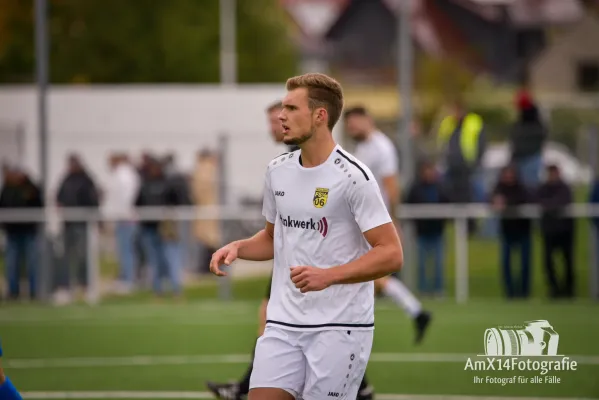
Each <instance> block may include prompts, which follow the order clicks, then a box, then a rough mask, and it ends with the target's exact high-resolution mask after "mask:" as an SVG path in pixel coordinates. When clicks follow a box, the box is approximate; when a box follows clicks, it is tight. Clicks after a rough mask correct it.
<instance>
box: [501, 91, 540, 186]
mask: <svg viewBox="0 0 599 400" xmlns="http://www.w3.org/2000/svg"><path fill="white" fill-rule="evenodd" d="M517 106H518V109H519V116H518V121H516V123H515V124H514V126H513V127H512V131H511V133H510V145H511V150H512V163H513V164H515V166H516V168H517V170H518V174H519V175H520V181H521V182H523V183H524V184H525V185H526V186H527V187H528V188H529V189H530V190H533V189H536V188H537V187H538V186H539V179H540V177H539V175H540V173H541V168H542V154H543V145H544V144H545V140H546V139H547V129H546V127H545V125H544V124H543V122H542V121H541V118H540V115H539V110H538V108H537V106H536V105H535V104H534V103H533V100H532V98H531V97H530V95H529V94H528V93H526V92H523V93H521V94H520V95H519V97H518V102H517Z"/></svg>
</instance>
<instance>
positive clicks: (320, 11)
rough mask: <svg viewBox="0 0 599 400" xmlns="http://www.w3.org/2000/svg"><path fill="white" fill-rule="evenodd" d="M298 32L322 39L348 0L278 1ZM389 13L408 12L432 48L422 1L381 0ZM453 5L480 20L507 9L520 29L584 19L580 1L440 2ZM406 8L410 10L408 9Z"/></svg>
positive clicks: (493, 18) (492, 18)
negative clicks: (467, 11) (504, 8)
mask: <svg viewBox="0 0 599 400" xmlns="http://www.w3.org/2000/svg"><path fill="white" fill-rule="evenodd" d="M280 1H281V4H282V5H283V7H284V8H285V9H286V10H287V12H288V13H289V14H290V15H291V16H292V18H293V19H294V21H295V22H296V23H297V25H298V26H299V27H300V29H301V31H302V33H303V34H304V35H305V36H307V37H311V38H322V37H323V36H324V35H325V34H326V33H327V32H328V30H329V29H330V28H331V27H332V26H333V24H334V23H335V21H336V20H337V19H338V18H339V17H340V15H341V14H342V13H343V12H344V11H345V9H346V7H348V6H349V4H350V3H351V2H352V0H280ZM381 1H382V2H383V3H384V4H386V5H387V6H388V7H389V9H390V10H392V11H393V12H396V13H397V12H400V11H402V9H405V10H406V11H409V12H410V13H411V14H412V16H413V18H414V24H413V27H414V30H413V34H414V35H415V37H416V38H418V40H419V42H423V43H427V47H429V48H431V49H434V48H436V46H437V45H436V44H435V40H436V39H435V38H434V37H433V34H434V32H433V30H432V29H431V26H430V25H431V24H430V22H428V21H426V20H427V18H428V15H427V14H426V12H423V9H424V8H425V3H426V2H427V1H426V0H412V1H406V0H381ZM444 1H451V2H453V3H456V4H458V5H460V6H462V7H464V8H466V9H469V10H470V11H472V12H475V13H477V14H478V15H479V16H481V17H482V18H485V19H487V20H490V21H498V20H499V19H500V18H502V11H501V7H500V6H504V7H507V9H506V10H507V12H508V15H509V16H510V18H511V19H512V21H513V22H514V23H515V24H517V25H521V26H530V25H543V24H549V25H555V24H567V23H572V22H576V21H579V20H580V19H582V17H583V16H584V6H583V4H582V2H581V1H580V0H444ZM408 7H409V8H410V9H408Z"/></svg>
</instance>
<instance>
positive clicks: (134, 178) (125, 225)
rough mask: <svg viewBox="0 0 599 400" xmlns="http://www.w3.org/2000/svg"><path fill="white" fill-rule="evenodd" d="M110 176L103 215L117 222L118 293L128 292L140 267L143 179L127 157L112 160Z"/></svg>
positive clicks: (117, 156)
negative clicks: (138, 211) (138, 210)
mask: <svg viewBox="0 0 599 400" xmlns="http://www.w3.org/2000/svg"><path fill="white" fill-rule="evenodd" d="M110 167H111V170H112V171H111V175H110V178H109V182H108V185H107V191H106V201H105V203H104V205H103V206H104V207H103V208H104V213H105V215H106V216H107V217H109V218H110V219H113V220H114V221H115V239H116V248H117V254H118V260H119V266H120V277H119V278H120V279H119V280H120V282H119V285H117V287H116V290H117V291H118V292H122V293H129V292H131V290H132V289H133V286H134V283H135V267H136V265H137V260H136V257H137V256H136V251H135V235H136V234H137V222H136V221H135V215H134V208H135V199H136V197H137V193H138V191H139V185H140V177H139V174H138V172H137V170H136V169H135V167H133V165H131V163H130V162H129V159H128V158H127V156H126V155H124V154H118V155H114V156H112V157H111V158H110Z"/></svg>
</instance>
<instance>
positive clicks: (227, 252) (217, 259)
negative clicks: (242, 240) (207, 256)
mask: <svg viewBox="0 0 599 400" xmlns="http://www.w3.org/2000/svg"><path fill="white" fill-rule="evenodd" d="M237 251H238V245H237V243H235V242H233V243H229V244H228V245H226V246H225V247H221V248H220V249H218V250H217V251H216V252H215V253H214V254H213V255H212V259H211V260H210V272H212V273H213V274H214V275H216V276H227V273H226V272H223V271H221V270H220V268H219V267H220V266H221V265H222V264H225V265H227V266H229V265H231V263H232V262H233V261H235V260H236V259H237Z"/></svg>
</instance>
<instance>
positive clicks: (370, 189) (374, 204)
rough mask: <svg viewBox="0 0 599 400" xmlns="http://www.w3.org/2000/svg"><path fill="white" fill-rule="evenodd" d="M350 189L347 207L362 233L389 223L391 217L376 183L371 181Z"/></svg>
mask: <svg viewBox="0 0 599 400" xmlns="http://www.w3.org/2000/svg"><path fill="white" fill-rule="evenodd" d="M352 189H353V190H352V191H351V193H350V194H349V206H350V209H351V212H352V213H353V214H354V218H355V220H356V222H357V223H358V226H359V227H360V230H361V231H362V232H366V231H369V230H371V229H372V228H376V227H377V226H380V225H384V224H386V223H389V222H391V216H390V215H389V211H388V210H387V207H386V206H385V202H384V201H383V196H382V195H381V191H380V189H379V187H378V185H377V183H376V181H373V180H371V181H368V182H365V183H363V184H362V185H360V186H359V187H356V188H352Z"/></svg>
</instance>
